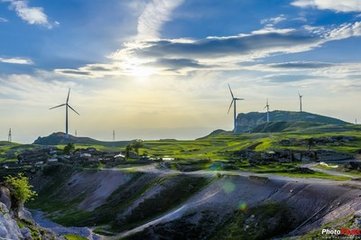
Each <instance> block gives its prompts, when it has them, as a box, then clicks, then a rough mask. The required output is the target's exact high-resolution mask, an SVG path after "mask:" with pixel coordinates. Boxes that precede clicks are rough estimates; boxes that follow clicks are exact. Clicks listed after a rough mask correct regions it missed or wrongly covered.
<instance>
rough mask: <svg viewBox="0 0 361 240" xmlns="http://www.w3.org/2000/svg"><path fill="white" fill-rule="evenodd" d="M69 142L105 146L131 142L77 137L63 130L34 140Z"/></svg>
mask: <svg viewBox="0 0 361 240" xmlns="http://www.w3.org/2000/svg"><path fill="white" fill-rule="evenodd" d="M68 143H77V144H86V145H103V146H125V145H127V144H128V143H129V141H117V142H103V141H99V140H95V139H92V138H89V137H75V136H72V135H69V136H66V134H65V133H62V132H57V133H52V134H50V135H49V136H47V137H38V139H36V140H35V141H34V144H38V145H59V144H68Z"/></svg>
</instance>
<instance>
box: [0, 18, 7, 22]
mask: <svg viewBox="0 0 361 240" xmlns="http://www.w3.org/2000/svg"><path fill="white" fill-rule="evenodd" d="M8 21H9V20H7V19H6V18H3V17H0V23H5V22H8Z"/></svg>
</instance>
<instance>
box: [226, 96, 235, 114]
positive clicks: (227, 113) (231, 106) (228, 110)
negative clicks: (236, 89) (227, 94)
mask: <svg viewBox="0 0 361 240" xmlns="http://www.w3.org/2000/svg"><path fill="white" fill-rule="evenodd" d="M233 102H234V100H233V99H232V102H231V105H229V108H228V112H227V114H229V111H230V110H231V107H232V105H233Z"/></svg>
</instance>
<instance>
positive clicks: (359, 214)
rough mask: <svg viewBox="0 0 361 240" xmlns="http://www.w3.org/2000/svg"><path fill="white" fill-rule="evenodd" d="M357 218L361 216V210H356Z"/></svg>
mask: <svg viewBox="0 0 361 240" xmlns="http://www.w3.org/2000/svg"><path fill="white" fill-rule="evenodd" d="M354 216H355V217H356V218H361V210H359V211H357V212H355V215H354Z"/></svg>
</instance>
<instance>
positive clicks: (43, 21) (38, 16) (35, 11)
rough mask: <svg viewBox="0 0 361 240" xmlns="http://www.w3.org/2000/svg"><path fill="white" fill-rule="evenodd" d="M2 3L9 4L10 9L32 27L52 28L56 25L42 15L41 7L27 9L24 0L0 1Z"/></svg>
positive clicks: (26, 3) (27, 6)
mask: <svg viewBox="0 0 361 240" xmlns="http://www.w3.org/2000/svg"><path fill="white" fill-rule="evenodd" d="M2 2H8V3H10V8H11V9H13V10H14V11H15V12H16V14H17V15H18V16H19V17H20V18H21V19H22V20H24V21H25V22H27V23H29V24H33V25H42V26H45V27H47V28H52V27H53V26H54V25H58V24H56V23H51V22H49V20H48V16H47V15H46V14H45V13H44V9H43V8H42V7H29V5H28V2H27V1H26V0H2Z"/></svg>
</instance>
